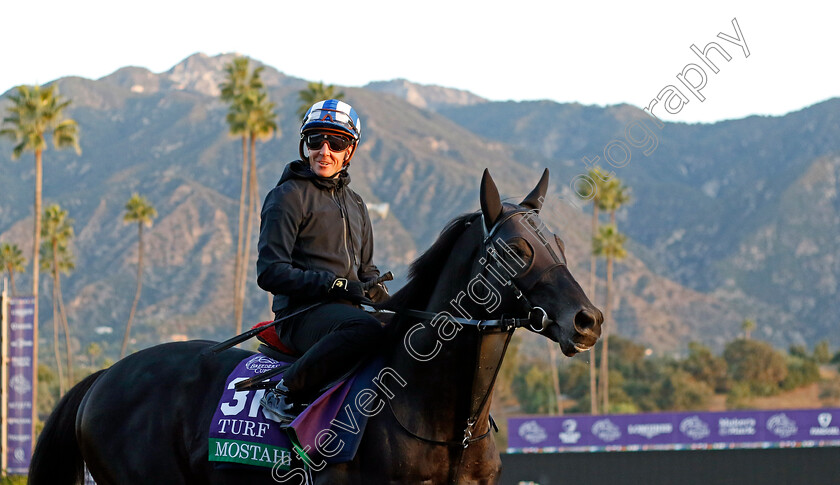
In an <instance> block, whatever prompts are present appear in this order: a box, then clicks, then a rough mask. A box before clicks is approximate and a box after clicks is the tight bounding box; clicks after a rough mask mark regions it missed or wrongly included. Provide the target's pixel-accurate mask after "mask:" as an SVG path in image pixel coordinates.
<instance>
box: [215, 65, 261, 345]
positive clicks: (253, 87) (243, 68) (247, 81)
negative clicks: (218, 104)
mask: <svg viewBox="0 0 840 485" xmlns="http://www.w3.org/2000/svg"><path fill="white" fill-rule="evenodd" d="M248 63H249V61H248V58H246V57H237V58H236V59H234V60H233V61H232V62H231V63H230V64H228V65H227V66H225V72H226V73H227V74H226V77H225V81H224V82H223V83H222V84H220V85H219V88H220V89H221V96H220V97H221V99H222V101H224V102H226V103H228V104H229V105H230V107H229V110H228V114H227V122H228V124H229V125H230V133H231V134H232V135H240V137H241V141H242V178H241V185H240V191H239V226H238V230H237V233H236V234H237V239H236V255H235V263H234V270H233V309H234V310H233V313H234V321H235V327H236V332H237V333H239V329H240V328H241V325H242V304H241V302H240V301H239V287H240V283H239V282H240V281H241V280H242V278H243V276H242V273H243V267H244V264H245V263H244V262H243V248H242V245H243V239H244V236H245V234H244V232H243V225H244V220H245V207H246V204H245V203H246V195H245V194H246V191H247V188H246V187H247V182H248V127H247V119H248V115H247V112H246V110H245V108H244V106H243V104H244V101H243V100H244V99H245V98H246V97H247V96H248V95H249V94H250V93H252V92H255V91H259V90H261V89H263V87H264V86H263V83H262V80H261V79H260V73H261V72H262V69H263V68H262V67H257V68H255V69H254V70H253V72H252V73H251V74H250V75H249V74H248V70H249V67H248Z"/></svg>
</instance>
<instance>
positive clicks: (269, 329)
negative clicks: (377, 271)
mask: <svg viewBox="0 0 840 485" xmlns="http://www.w3.org/2000/svg"><path fill="white" fill-rule="evenodd" d="M370 314H371V315H373V316H374V317H375V318H376V319H377V320H379V322H380V323H382V325H388V324H389V323H390V322H391V319H392V318H393V316H394V314H393V313H391V312H382V311H376V312H370ZM271 323H273V322H272V321H265V322H260V323H258V324H256V325H254V326H253V327H251V329H256V328H260V327H266V328H265V330H263V331H261V332H260V333H258V334H257V340H259V341H260V342H262V343H261V344H260V346H259V347H258V348H257V352H259V353H261V354H263V355H265V356H266V357H270V358H272V359H274V360H277V361H280V362H287V363H288V364H287V365H282V366H280V367H277V368H275V369H272V370H270V371H267V372H263V373H262V374H258V375H256V376H254V377H252V378H250V379H246V380H244V381H241V382H239V383H237V384H236V390H237V391H246V390H249V389H271V388H274V387H275V386H276V385H277V383H278V382H279V381H272V380H271V378H272V377H275V376H277V375H279V374H282V373H283V372H285V371H286V369H288V368H289V365H291V364H293V363H294V362H295V361H297V359H298V358H299V357H300V355H299V354H298V353H297V352H295V351H294V350H292V349H290V348H288V347H286V346H285V345H283V342H281V341H280V338H279V337H278V336H277V332H276V331H275V329H274V327H273V326H271V325H270V324H271ZM364 362H366V360H363V361H359V362H356V363H355V364H354V365H353V366H351V367H350V368H349V369H348V370H347V372H345V373H344V374H342V375H341V376H340V377H339V378H337V379H335V380H333V381H331V382H328V383H326V384H325V385H324V386H323V387H322V388H321V389H320V391H319V392H318V394H319V395H320V394H323V393H324V392H326V391H327V390H328V389H330V388H332V387H333V386H335V385H336V384H337V383H339V382H341V381H343V380H346V379H347V378H348V377H350V376H352V375H353V374H354V373H356V371H358V370H359V368H360V367H361V366H362V364H363V363H364Z"/></svg>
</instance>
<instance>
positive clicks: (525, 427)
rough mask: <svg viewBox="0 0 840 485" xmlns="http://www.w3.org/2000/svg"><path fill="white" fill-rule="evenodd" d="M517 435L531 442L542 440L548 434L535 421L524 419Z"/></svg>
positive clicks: (535, 442)
mask: <svg viewBox="0 0 840 485" xmlns="http://www.w3.org/2000/svg"><path fill="white" fill-rule="evenodd" d="M519 436H520V437H521V438H522V439H524V440H525V441H527V442H528V443H531V444H537V443H539V442H541V441H544V440H545V439H546V438H547V437H548V435H547V434H546V432H545V429H543V427H542V426H540V425H539V424H538V423H537V422H536V421H533V420H532V421H526V422H524V423H522V425H520V426H519Z"/></svg>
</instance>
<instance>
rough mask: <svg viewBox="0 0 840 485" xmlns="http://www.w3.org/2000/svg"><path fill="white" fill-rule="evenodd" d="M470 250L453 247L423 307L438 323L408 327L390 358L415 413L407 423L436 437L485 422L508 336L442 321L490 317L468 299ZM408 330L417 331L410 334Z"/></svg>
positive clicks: (472, 270) (478, 427) (483, 425)
mask: <svg viewBox="0 0 840 485" xmlns="http://www.w3.org/2000/svg"><path fill="white" fill-rule="evenodd" d="M470 246H471V247H472V248H473V249H474V248H475V245H474V243H465V244H464V247H460V248H459V246H458V245H456V247H455V248H453V251H452V254H453V256H451V257H450V258H449V261H448V262H447V264H446V265H444V268H443V271H442V272H441V274H440V276H439V278H438V284H437V285H436V286H435V288H434V289H433V291H432V295H431V297H430V299H429V303H428V304H427V305H426V308H425V310H426V311H428V312H431V313H436V314H437V315H438V316H439V317H440V318H438V319H436V320H437V321H436V322H423V323H420V324H415V325H414V326H413V327H412V326H410V325H409V326H408V327H410V328H407V329H406V330H407V333H406V335H409V334H410V338H409V339H406V338H403V339H402V342H401V343H402V345H401V346H400V348H399V349H397V350H396V352H395V353H394V356H393V358H392V363H393V365H394V366H395V368H396V369H397V371H398V372H401V373H403V372H404V373H406V374H407V375H405V376H404V377H405V379H406V381H407V382H408V384H407V386H406V387H405V389H404V394H403V396H404V397H405V399H404V400H403V403H402V405H408V406H411V407H412V408H414V409H415V410H416V411H418V412H416V413H414V415H413V416H412V417H410V418H408V419H411V420H412V421H414V423H413V426H414V427H415V428H418V429H424V428H425V429H426V430H427V432H436V433H438V437H439V438H440V436H442V435H452V434H453V433H456V434H457V432H458V431H459V430H460V431H463V428H464V424H465V421H466V420H467V419H469V418H475V417H476V415H477V416H478V418H479V419H485V418H486V415H487V413H488V412H489V406H490V395H491V393H492V387H493V383H494V378H495V376H496V373H497V371H498V367H499V366H501V363H502V359H503V358H504V353H505V350H506V347H507V341H508V337H509V336H508V335H507V334H498V333H497V334H495V335H493V334H488V335H480V334H479V332H478V331H477V329H476V328H475V327H474V326H461V327H459V326H458V325H454V324H452V323H448V322H446V318H445V314H444V313H443V312H446V313H448V314H450V315H452V316H455V317H461V318H467V319H474V318H487V317H488V316H489V315H488V314H487V312H486V310H485V309H484V308H483V307H482V306H481V305H479V304H477V303H476V302H474V301H473V300H472V299H471V298H470V296H468V293H469V284H470V282H471V281H473V280H472V279H471V278H474V277H475V274H474V273H475V272H476V271H477V267H475V266H474V264H473V262H472V261H470V260H468V259H467V258H465V257H464V254H467V251H469V249H467V248H469V247H470ZM417 325H421V327H417ZM411 328H416V331H415V332H414V333H411V332H410V330H411ZM409 403H410V404H409ZM406 414H407V413H406ZM482 429H484V430H486V429H487V425H486V423H481V422H477V424H476V430H482ZM450 437H452V436H450Z"/></svg>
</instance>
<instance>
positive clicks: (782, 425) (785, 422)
mask: <svg viewBox="0 0 840 485" xmlns="http://www.w3.org/2000/svg"><path fill="white" fill-rule="evenodd" d="M767 431H770V432H771V433H773V434H774V435H776V436H779V437H781V438H787V437H788V436H793V435H794V434H796V431H797V428H796V422H795V421H793V420H792V419H790V418H789V417H787V416H785V413H781V414H774V415H773V416H771V417H770V419H768V420H767Z"/></svg>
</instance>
